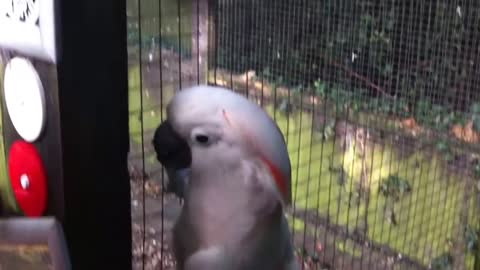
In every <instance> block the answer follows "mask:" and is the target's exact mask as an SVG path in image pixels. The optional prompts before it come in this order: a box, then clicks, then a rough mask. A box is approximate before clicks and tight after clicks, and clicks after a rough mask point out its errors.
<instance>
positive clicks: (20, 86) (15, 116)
mask: <svg viewBox="0 0 480 270" xmlns="http://www.w3.org/2000/svg"><path fill="white" fill-rule="evenodd" d="M43 91H44V90H43V86H42V82H41V80H40V77H39V76H38V74H37V72H36V70H35V68H34V67H33V65H32V63H31V62H30V61H28V60H27V59H25V58H20V57H16V58H13V59H11V60H10V62H9V63H8V64H7V66H6V67H5V78H4V92H5V103H6V105H7V111H8V115H9V116H10V119H11V120H12V123H13V126H14V127H15V130H16V131H17V132H18V134H19V135H20V136H21V137H22V138H23V139H24V140H25V141H28V142H33V141H35V140H37V139H38V137H39V136H40V135H41V133H42V131H43V127H44V126H45V111H46V108H45V96H44V92H43Z"/></svg>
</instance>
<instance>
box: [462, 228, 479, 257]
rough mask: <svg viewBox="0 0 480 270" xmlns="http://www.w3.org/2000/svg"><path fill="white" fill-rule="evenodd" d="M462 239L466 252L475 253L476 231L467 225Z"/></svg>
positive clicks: (476, 243) (476, 248)
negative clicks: (463, 239)
mask: <svg viewBox="0 0 480 270" xmlns="http://www.w3.org/2000/svg"><path fill="white" fill-rule="evenodd" d="M464 237H465V246H466V249H467V251H468V252H476V251H477V250H478V230H476V229H475V228H474V227H473V226H471V225H467V226H466V227H465V231H464Z"/></svg>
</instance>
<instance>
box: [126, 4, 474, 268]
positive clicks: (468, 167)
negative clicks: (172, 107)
mask: <svg viewBox="0 0 480 270" xmlns="http://www.w3.org/2000/svg"><path fill="white" fill-rule="evenodd" d="M127 5H128V12H127V18H128V35H129V36H128V39H129V43H128V44H129V87H130V100H129V102H130V134H131V151H130V152H131V154H130V164H131V166H130V167H131V168H130V171H131V178H132V182H131V185H132V194H133V201H132V213H133V221H134V225H133V239H134V250H133V255H134V266H135V268H137V269H140V268H142V267H145V269H173V267H174V263H175V262H174V260H173V257H172V255H171V253H170V249H169V247H168V240H169V230H170V228H171V227H172V224H173V222H174V220H175V218H176V216H177V215H178V211H179V208H180V207H181V203H180V202H179V201H178V200H176V199H175V198H174V197H173V196H171V195H169V194H165V193H164V192H162V186H163V185H162V183H164V182H165V177H166V176H165V174H164V173H163V171H162V168H161V166H160V165H159V164H158V162H157V161H156V159H155V154H154V151H153V147H152V146H151V138H152V136H153V131H154V129H155V128H156V126H157V125H158V124H159V123H160V122H161V121H162V120H163V119H164V118H165V105H166V103H167V102H168V101H169V100H170V98H171V97H172V96H173V94H174V93H175V92H176V91H179V90H181V89H184V88H186V87H189V86H191V85H196V84H204V83H208V84H212V85H221V86H225V87H228V88H230V89H232V90H233V91H236V92H239V93H242V94H244V95H245V96H248V97H249V98H250V99H252V100H253V101H255V102H257V103H258V104H259V105H261V106H262V107H263V108H264V109H265V110H266V111H267V112H268V113H269V114H270V115H271V116H272V117H273V118H274V119H275V121H276V122H277V124H278V125H279V127H280V129H281V130H282V132H283V134H284V136H285V139H286V140H287V144H288V149H289V153H290V158H291V161H292V169H293V170H292V186H293V193H292V197H293V201H294V202H293V207H291V209H289V211H288V217H289V222H290V226H291V229H292V234H293V236H294V241H295V245H296V247H297V255H298V258H299V260H300V261H302V263H303V264H302V267H303V268H304V269H428V268H431V269H474V267H478V263H479V261H478V260H476V259H475V258H476V254H477V253H478V252H479V251H478V229H479V228H478V214H477V213H478V208H477V207H478V194H479V189H478V185H477V183H478V180H479V178H480V155H479V153H480V152H479V141H480V92H479V89H478V78H479V77H480V74H479V70H480V69H479V68H478V65H479V56H480V54H479V53H480V51H479V48H480V47H479V45H480V44H479V42H480V29H479V28H478V25H479V23H480V21H479V20H480V17H478V12H479V11H480V3H477V2H476V1H393V0H389V1H369V0H362V1H351V0H342V1H330V0H325V1H315V0H301V1H298V0H297V1H293V0H262V1H258V0H257V1H254V0H247V1H234V0H217V1H214V0H209V1H207V0H194V1H187V0H163V1H150V0H127Z"/></svg>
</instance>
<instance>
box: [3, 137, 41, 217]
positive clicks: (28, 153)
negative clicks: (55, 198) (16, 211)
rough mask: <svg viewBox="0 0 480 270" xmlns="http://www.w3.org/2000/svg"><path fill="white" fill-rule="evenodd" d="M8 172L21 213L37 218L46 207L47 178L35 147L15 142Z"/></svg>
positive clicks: (11, 149)
mask: <svg viewBox="0 0 480 270" xmlns="http://www.w3.org/2000/svg"><path fill="white" fill-rule="evenodd" d="M8 170H9V174H10V181H11V183H12V188H13V192H14V193H15V198H16V199H17V202H18V204H19V206H20V208H21V209H22V211H23V213H24V214H25V215H26V216H29V217H38V216H41V215H42V214H43V212H44V211H45V208H46V207H47V176H46V172H45V168H44V166H43V162H42V159H41V157H40V154H39V153H38V151H37V149H36V148H35V146H34V145H33V144H31V143H28V142H25V141H16V142H14V143H13V145H12V147H11V148H10V154H9V157H8Z"/></svg>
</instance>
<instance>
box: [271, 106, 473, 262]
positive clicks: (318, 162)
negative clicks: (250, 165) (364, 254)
mask: <svg viewBox="0 0 480 270" xmlns="http://www.w3.org/2000/svg"><path fill="white" fill-rule="evenodd" d="M267 112H269V114H270V115H272V116H273V109H272V108H271V107H267ZM276 121H277V123H278V125H279V126H280V129H281V130H282V132H283V133H284V136H285V137H286V138H288V149H289V151H290V157H291V161H292V192H293V197H294V200H296V203H295V205H296V207H297V208H306V209H313V210H316V211H318V212H319V213H320V214H321V215H322V216H330V218H331V220H332V222H334V223H337V224H340V225H345V226H348V228H349V229H350V232H351V231H352V230H353V229H354V228H355V227H356V226H358V227H363V228H365V224H364V223H365V220H366V221H367V228H368V237H369V239H370V240H373V241H374V242H377V243H380V244H386V245H388V246H390V247H391V248H393V249H395V250H397V251H399V252H401V253H402V255H403V256H409V257H413V258H416V259H418V260H420V261H422V262H423V263H425V264H428V263H429V262H430V258H433V257H436V256H438V255H440V254H441V253H443V252H444V251H447V247H448V246H447V241H448V239H449V238H455V237H456V236H458V235H456V234H455V231H454V229H455V228H456V227H457V228H458V226H461V225H462V224H458V222H459V218H460V213H461V207H462V199H463V197H464V189H465V187H464V182H463V181H461V179H460V177H458V176H455V175H450V176H446V172H445V170H444V169H443V168H444V167H445V165H444V164H443V163H442V161H441V159H440V158H439V157H437V156H435V155H434V156H431V157H430V156H427V155H426V154H424V153H420V152H416V153H413V154H412V155H410V156H408V157H406V158H404V159H400V158H398V155H396V153H395V150H394V149H393V148H392V147H390V146H389V145H385V146H381V145H373V146H370V147H368V148H367V151H366V158H365V163H364V165H363V166H366V167H367V168H370V173H369V179H370V180H369V181H370V190H371V195H370V203H369V205H368V206H367V205H366V203H365V200H361V202H360V203H359V204H356V203H354V202H351V203H350V206H349V199H348V197H349V193H350V192H353V191H354V189H353V187H354V186H355V185H353V183H355V182H357V183H358V181H359V179H360V175H361V171H362V161H361V158H359V157H358V156H357V155H356V154H354V150H353V148H354V147H358V146H351V148H350V149H348V150H347V151H346V152H345V153H344V152H343V151H341V150H340V149H339V148H338V147H334V145H333V141H332V140H328V141H325V142H324V143H323V146H322V143H321V140H320V134H319V133H317V132H313V134H312V129H311V116H310V115H309V114H307V113H296V114H293V115H291V116H290V117H289V118H288V121H287V118H286V117H285V116H284V115H281V114H279V113H278V112H277V114H276ZM287 122H288V129H287ZM300 123H301V124H300ZM299 130H302V132H301V135H300V133H299V132H298V131H299ZM287 131H288V132H287ZM311 138H314V139H313V141H312V140H311ZM312 142H313V143H312ZM337 144H338V142H337ZM299 145H300V146H301V147H299ZM299 148H300V150H298V149H299ZM372 157H373V159H372ZM342 165H343V169H344V170H345V172H346V175H347V176H346V177H345V178H346V184H345V185H344V186H340V185H339V184H338V180H339V177H340V174H339V173H337V172H335V171H333V172H332V171H331V170H329V167H339V168H341V167H342ZM389 175H398V177H400V178H402V179H405V180H406V181H408V182H409V184H410V186H411V187H412V191H411V192H410V193H407V194H406V195H404V196H403V197H401V198H400V200H399V201H398V202H396V203H392V202H391V201H390V200H386V199H385V197H384V196H383V195H380V194H379V193H378V189H379V184H380V183H381V181H382V180H383V179H384V178H386V177H387V176H389ZM352 201H353V200H352ZM392 208H393V209H394V213H395V217H396V221H397V222H396V225H394V224H392V223H391V222H390V221H389V220H390V219H389V218H390V217H391V214H390V213H391V212H392V211H391V209H392ZM296 222H298V221H294V222H291V223H292V225H293V226H294V228H296V229H299V230H302V229H303V226H297V224H296ZM339 248H342V249H343V250H346V251H348V250H349V249H348V248H347V246H345V245H342V246H341V247H339ZM356 253H357V252H353V251H352V255H358V254H356Z"/></svg>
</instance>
